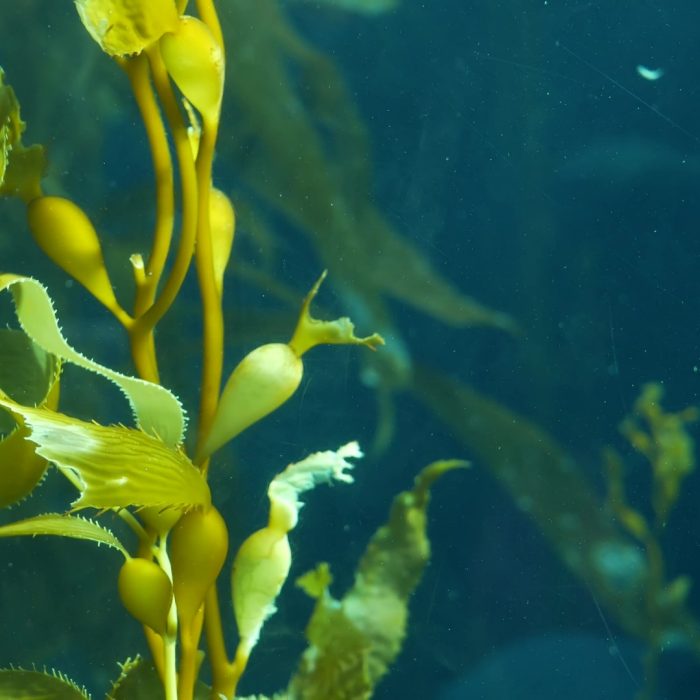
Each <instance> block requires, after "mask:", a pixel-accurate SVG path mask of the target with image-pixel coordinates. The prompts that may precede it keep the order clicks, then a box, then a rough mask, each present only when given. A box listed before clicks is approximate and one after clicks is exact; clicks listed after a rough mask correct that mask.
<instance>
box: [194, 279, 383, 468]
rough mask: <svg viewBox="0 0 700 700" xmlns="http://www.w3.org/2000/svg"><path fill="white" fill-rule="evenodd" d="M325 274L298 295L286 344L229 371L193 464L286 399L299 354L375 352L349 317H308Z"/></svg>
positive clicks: (371, 339) (297, 377)
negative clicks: (356, 348)
mask: <svg viewBox="0 0 700 700" xmlns="http://www.w3.org/2000/svg"><path fill="white" fill-rule="evenodd" d="M325 277H326V273H325V272H324V273H323V274H322V275H321V277H320V278H319V280H318V281H317V282H316V284H315V285H314V286H313V288H312V290H311V291H310V292H309V293H308V294H307V296H306V299H304V303H303V305H302V309H301V314H300V316H299V321H298V322H297V327H296V330H295V331H294V335H293V336H292V339H291V340H290V341H289V343H288V344H285V343H268V344H267V345H262V346H260V347H259V348H256V349H255V350H253V351H252V352H250V353H248V355H246V356H245V357H244V358H243V360H241V362H240V363H239V364H238V365H237V366H236V368H235V369H234V370H233V372H232V373H231V375H230V376H229V378H228V380H227V382H226V385H225V386H224V390H223V392H222V394H221V399H220V400H219V406H218V409H217V412H216V415H215V416H214V421H213V423H212V427H211V430H210V432H209V435H208V436H207V438H206V440H205V441H204V443H203V445H202V447H201V448H200V449H199V450H198V454H197V460H196V461H197V462H200V461H202V460H203V459H205V458H206V457H208V456H209V455H211V454H212V453H213V452H215V451H216V450H218V449H219V448H220V447H221V446H222V445H225V444H226V443H227V442H228V441H229V440H231V439H233V438H234V437H235V436H236V435H238V434H239V433H240V432H242V431H243V430H245V429H246V428H248V427H249V426H251V425H253V423H256V422H257V421H259V420H260V419H261V418H264V417H265V416H266V415H268V414H269V413H272V411H274V410H276V409H277V408H279V407H280V406H281V405H282V404H283V403H284V402H285V401H287V400H288V399H289V398H290V397H291V396H292V394H294V392H295V391H296V390H297V387H298V386H299V384H300V383H301V379H302V376H303V374H304V365H303V363H302V361H301V356H302V355H303V354H304V353H305V352H307V351H308V350H310V349H311V348H313V347H315V346H316V345H321V344H332V345H365V346H366V347H368V348H370V349H371V350H375V349H376V348H377V347H378V346H380V345H383V344H384V340H383V339H382V337H381V336H380V335H379V334H377V333H374V334H373V335H370V336H368V337H366V338H358V337H357V336H356V335H355V327H354V326H353V324H352V321H351V320H350V319H349V318H338V319H336V320H335V321H319V320H318V319H315V318H313V317H312V316H311V312H310V310H309V307H310V306H311V302H312V301H313V299H314V297H315V296H316V294H317V293H318V290H319V287H320V286H321V282H323V280H324V279H325Z"/></svg>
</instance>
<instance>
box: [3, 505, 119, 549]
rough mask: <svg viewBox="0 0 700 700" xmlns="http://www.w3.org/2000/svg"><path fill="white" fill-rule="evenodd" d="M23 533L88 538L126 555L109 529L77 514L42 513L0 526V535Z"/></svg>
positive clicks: (14, 535)
mask: <svg viewBox="0 0 700 700" xmlns="http://www.w3.org/2000/svg"><path fill="white" fill-rule="evenodd" d="M23 535H29V536H31V537H35V536H36V535H57V536H59V537H72V538H74V539H77V540H90V541H91V542H96V543H97V544H98V545H99V544H106V545H107V546H108V547H112V548H114V549H117V550H119V551H120V552H121V553H122V554H123V555H124V557H128V553H127V551H126V549H125V548H124V545H122V543H121V542H120V541H119V539H118V538H117V536H116V535H115V534H114V533H113V532H112V531H111V530H109V529H108V528H106V527H103V526H102V525H99V524H98V523H96V522H94V521H93V520H88V519H87V518H81V517H80V516H79V515H64V514H63V513H44V514H43V515H35V516H34V517H32V518H26V519H25V520H18V521H17V522H14V523H9V524H8V525H3V526H1V527H0V537H20V536H23Z"/></svg>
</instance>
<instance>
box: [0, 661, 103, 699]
mask: <svg viewBox="0 0 700 700" xmlns="http://www.w3.org/2000/svg"><path fill="white" fill-rule="evenodd" d="M0 698H2V699H3V700H40V699H43V698H46V699H47V700H49V699H50V700H90V695H89V693H88V692H87V691H86V690H85V689H84V688H80V687H78V686H77V685H76V684H75V683H73V681H71V680H70V679H69V678H67V677H66V676H64V675H63V674H62V673H57V672H56V671H54V672H52V673H48V672H46V671H25V670H23V669H19V668H9V669H0Z"/></svg>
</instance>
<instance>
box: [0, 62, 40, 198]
mask: <svg viewBox="0 0 700 700" xmlns="http://www.w3.org/2000/svg"><path fill="white" fill-rule="evenodd" d="M4 77H5V73H4V72H3V70H2V68H0V196H3V195H5V196H17V197H20V198H21V199H23V200H24V201H25V202H28V201H29V200H31V199H32V198H34V197H38V196H39V194H40V193H41V184H40V183H41V177H42V175H43V174H44V170H45V168H46V158H45V156H44V149H43V147H42V146H38V145H34V146H28V147H27V146H24V145H23V144H22V138H21V137H22V133H23V132H24V129H25V124H24V122H23V121H22V119H21V118H20V113H19V112H20V109H19V102H18V101H17V97H16V95H15V92H14V90H13V89H12V88H11V87H10V86H9V85H5V83H4Z"/></svg>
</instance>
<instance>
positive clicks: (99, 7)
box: [75, 0, 178, 56]
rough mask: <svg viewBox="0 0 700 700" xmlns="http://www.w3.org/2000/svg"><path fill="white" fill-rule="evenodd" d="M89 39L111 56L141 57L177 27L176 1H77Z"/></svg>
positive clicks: (76, 4)
mask: <svg viewBox="0 0 700 700" xmlns="http://www.w3.org/2000/svg"><path fill="white" fill-rule="evenodd" d="M75 6H76V8H77V10H78V14H79V15H80V19H81V21H82V23H83V25H84V26H85V29H87V30H88V33H89V34H90V36H91V37H92V38H93V39H94V40H95V41H96V42H97V43H98V44H99V45H100V47H101V48H102V50H103V51H104V52H105V53H108V54H109V55H110V56H127V55H129V54H138V53H141V51H143V49H145V48H146V47H147V46H150V45H151V44H152V43H153V42H155V41H158V39H160V37H161V36H163V34H165V33H166V32H173V31H175V29H176V28H177V23H178V13H177V7H176V5H175V2H174V0H148V1H147V2H133V0H76V3H75Z"/></svg>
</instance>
